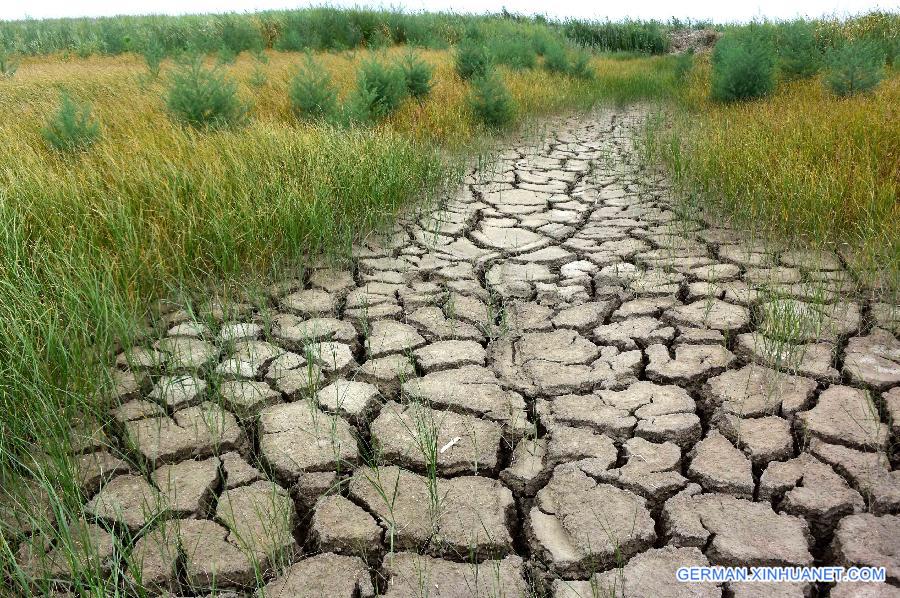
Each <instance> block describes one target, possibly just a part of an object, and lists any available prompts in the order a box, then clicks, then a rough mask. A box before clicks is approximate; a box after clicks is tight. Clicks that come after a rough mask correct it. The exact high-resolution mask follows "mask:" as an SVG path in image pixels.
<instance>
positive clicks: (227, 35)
mask: <svg viewBox="0 0 900 598" xmlns="http://www.w3.org/2000/svg"><path fill="white" fill-rule="evenodd" d="M219 18H220V19H221V27H222V31H221V34H220V35H221V40H222V41H221V47H222V48H226V49H227V50H229V51H230V52H232V53H233V54H234V55H235V56H237V55H238V54H240V53H241V52H243V51H245V50H251V51H252V50H260V49H262V48H263V47H264V46H265V43H264V41H263V37H262V33H261V32H260V30H259V27H258V26H257V25H256V24H255V23H254V22H253V21H252V20H250V19H247V18H246V17H242V16H241V15H233V14H226V15H222V16H221V17H219Z"/></svg>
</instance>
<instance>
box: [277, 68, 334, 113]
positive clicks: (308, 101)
mask: <svg viewBox="0 0 900 598" xmlns="http://www.w3.org/2000/svg"><path fill="white" fill-rule="evenodd" d="M288 95H289V96H290V98H291V108H292V109H293V111H294V114H296V115H297V116H298V117H300V118H304V119H317V118H332V117H334V116H335V114H336V113H337V91H336V90H335V88H334V84H333V83H332V81H331V75H329V74H328V71H326V70H325V69H324V68H323V67H322V65H320V64H319V63H318V62H316V61H315V60H313V58H312V57H311V56H308V57H307V59H306V65H305V66H304V68H303V69H301V70H300V71H299V72H298V73H297V75H296V76H294V78H293V80H292V81H291V86H290V89H288Z"/></svg>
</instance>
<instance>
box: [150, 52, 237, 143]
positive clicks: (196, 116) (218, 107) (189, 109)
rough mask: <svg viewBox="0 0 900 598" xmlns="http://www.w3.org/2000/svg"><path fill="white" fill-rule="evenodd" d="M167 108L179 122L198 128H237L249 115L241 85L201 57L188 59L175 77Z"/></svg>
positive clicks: (170, 89) (167, 99)
mask: <svg viewBox="0 0 900 598" xmlns="http://www.w3.org/2000/svg"><path fill="white" fill-rule="evenodd" d="M166 105H167V106H168V108H169V111H170V112H171V113H172V115H173V116H174V117H175V118H176V119H177V120H180V121H181V122H183V123H185V124H188V125H190V126H192V127H197V128H219V127H227V126H232V125H237V124H240V123H242V122H243V121H244V119H245V118H246V115H247V107H246V106H245V105H244V104H243V103H242V102H241V101H240V99H239V98H238V95H237V84H236V83H235V82H234V81H233V80H231V79H229V78H228V77H226V76H225V74H224V73H223V72H222V71H221V69H220V68H219V67H213V68H206V67H205V66H204V65H203V59H202V57H200V56H193V57H190V58H188V59H187V60H186V61H185V62H184V63H182V65H181V66H180V68H179V69H178V70H177V71H176V72H175V73H174V74H173V76H172V82H171V85H170V87H169V92H168V97H167V98H166Z"/></svg>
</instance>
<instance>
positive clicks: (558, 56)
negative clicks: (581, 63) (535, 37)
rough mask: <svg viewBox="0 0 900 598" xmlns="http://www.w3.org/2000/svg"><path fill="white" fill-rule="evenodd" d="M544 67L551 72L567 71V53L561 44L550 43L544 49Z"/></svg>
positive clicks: (568, 65) (568, 66) (568, 67)
mask: <svg viewBox="0 0 900 598" xmlns="http://www.w3.org/2000/svg"><path fill="white" fill-rule="evenodd" d="M544 68H545V69H547V70H548V71H550V72H551V73H568V72H569V69H570V64H569V55H568V54H567V53H566V48H565V47H564V46H563V45H562V44H550V45H549V46H547V47H546V48H545V49H544Z"/></svg>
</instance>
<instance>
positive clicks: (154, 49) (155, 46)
mask: <svg viewBox="0 0 900 598" xmlns="http://www.w3.org/2000/svg"><path fill="white" fill-rule="evenodd" d="M142 54H143V55H144V62H146V63H147V70H148V71H149V72H150V76H151V77H152V78H154V79H156V78H157V77H159V69H160V66H162V61H163V58H165V57H166V50H165V48H163V45H162V44H161V43H160V42H159V40H158V39H156V38H155V37H150V38H149V39H148V40H147V42H146V43H145V44H144V49H143V51H142Z"/></svg>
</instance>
